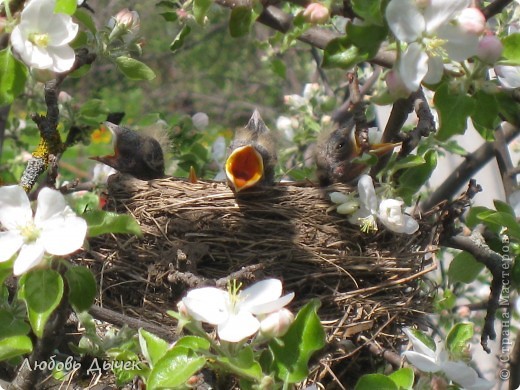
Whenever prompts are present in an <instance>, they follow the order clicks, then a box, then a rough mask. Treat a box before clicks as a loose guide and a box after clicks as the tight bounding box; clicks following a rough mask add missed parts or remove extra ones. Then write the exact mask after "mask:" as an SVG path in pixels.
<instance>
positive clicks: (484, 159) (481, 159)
mask: <svg viewBox="0 0 520 390" xmlns="http://www.w3.org/2000/svg"><path fill="white" fill-rule="evenodd" d="M518 134H520V128H515V127H512V126H510V125H509V126H507V127H506V128H504V133H503V135H504V139H505V141H506V142H511V141H512V140H513V139H514V138H515V137H516V136H517V135H518ZM494 153H495V150H494V146H493V143H491V142H486V143H485V144H483V145H482V146H481V147H480V148H478V149H477V150H476V151H474V152H473V153H471V154H468V155H467V156H466V158H465V160H464V161H463V162H462V163H461V164H460V165H459V166H458V167H457V168H455V170H454V171H453V172H452V173H451V175H450V176H448V178H446V180H444V182H443V183H442V184H441V185H440V186H439V187H438V188H437V189H436V190H435V191H434V192H433V194H432V195H431V196H430V197H429V198H428V199H426V200H425V201H424V202H423V203H422V204H420V208H421V210H423V211H428V210H430V209H431V208H433V207H434V206H435V205H436V204H438V203H440V202H441V201H443V200H446V199H450V198H451V197H452V196H453V195H454V194H456V193H457V192H458V191H460V188H461V187H462V186H463V185H464V184H465V183H467V182H468V180H469V179H470V178H471V177H472V176H473V175H474V174H475V173H476V172H477V171H479V170H480V169H481V168H482V167H483V166H484V165H486V164H487V163H488V162H489V161H490V160H491V159H492V158H493V156H494Z"/></svg>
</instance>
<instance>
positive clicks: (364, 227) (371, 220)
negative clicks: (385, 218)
mask: <svg viewBox="0 0 520 390" xmlns="http://www.w3.org/2000/svg"><path fill="white" fill-rule="evenodd" d="M358 193H359V203H360V207H359V210H358V211H356V212H355V213H354V214H352V216H351V217H350V218H349V221H350V223H352V224H358V225H359V226H360V227H361V231H363V232H365V233H369V232H371V231H376V230H377V219H376V218H377V195H376V190H375V188H374V183H373V182H372V178H371V177H370V176H369V175H362V176H361V177H360V178H359V181H358Z"/></svg>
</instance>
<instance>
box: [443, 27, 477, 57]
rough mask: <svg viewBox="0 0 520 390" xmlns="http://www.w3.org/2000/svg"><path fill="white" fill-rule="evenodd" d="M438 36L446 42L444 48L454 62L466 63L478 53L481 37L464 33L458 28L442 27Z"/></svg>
mask: <svg viewBox="0 0 520 390" xmlns="http://www.w3.org/2000/svg"><path fill="white" fill-rule="evenodd" d="M437 36H438V37H439V38H441V39H443V40H444V41H445V43H444V48H445V49H446V51H447V52H448V55H449V57H450V59H452V60H453V61H464V60H467V59H468V58H470V57H473V56H476V55H477V53H478V41H479V37H478V36H477V35H475V34H471V33H468V32H465V31H462V30H461V29H460V28H459V27H458V26H453V25H446V26H442V29H441V30H439V31H438V33H437Z"/></svg>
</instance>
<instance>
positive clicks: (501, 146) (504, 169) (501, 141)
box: [494, 128, 516, 201]
mask: <svg viewBox="0 0 520 390" xmlns="http://www.w3.org/2000/svg"><path fill="white" fill-rule="evenodd" d="M494 148H495V158H496V160H497V164H498V169H499V170H500V176H502V184H503V186H504V192H505V194H506V199H507V201H509V196H510V195H511V194H512V193H513V192H514V191H515V189H516V177H514V176H511V175H510V174H509V172H511V171H512V170H513V161H512V160H511V154H510V153H509V148H508V146H507V141H506V139H505V137H504V133H503V131H502V129H501V128H498V129H497V131H495V142H494Z"/></svg>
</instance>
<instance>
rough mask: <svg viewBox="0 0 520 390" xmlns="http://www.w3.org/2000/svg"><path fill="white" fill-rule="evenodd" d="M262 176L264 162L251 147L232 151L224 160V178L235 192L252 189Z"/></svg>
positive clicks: (241, 147) (246, 146) (247, 146)
mask: <svg viewBox="0 0 520 390" xmlns="http://www.w3.org/2000/svg"><path fill="white" fill-rule="evenodd" d="M263 175H264V160H263V158H262V155H261V154H260V153H259V152H258V151H257V150H256V149H255V148H254V147H253V146H252V145H245V146H240V147H238V148H236V149H234V150H233V151H232V152H231V154H230V155H229V157H228V158H227V160H226V176H227V178H228V180H229V182H230V183H231V185H232V186H233V188H234V189H235V191H236V192H240V191H241V190H245V189H246V188H250V187H253V186H254V185H255V184H257V183H258V182H259V181H260V180H261V179H262V177H263Z"/></svg>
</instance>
